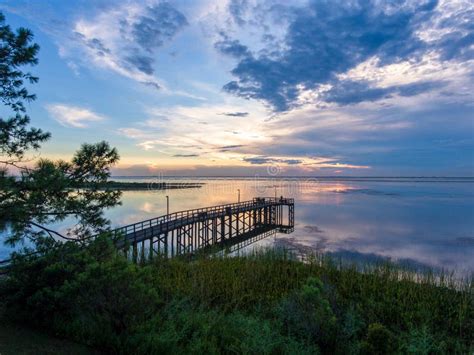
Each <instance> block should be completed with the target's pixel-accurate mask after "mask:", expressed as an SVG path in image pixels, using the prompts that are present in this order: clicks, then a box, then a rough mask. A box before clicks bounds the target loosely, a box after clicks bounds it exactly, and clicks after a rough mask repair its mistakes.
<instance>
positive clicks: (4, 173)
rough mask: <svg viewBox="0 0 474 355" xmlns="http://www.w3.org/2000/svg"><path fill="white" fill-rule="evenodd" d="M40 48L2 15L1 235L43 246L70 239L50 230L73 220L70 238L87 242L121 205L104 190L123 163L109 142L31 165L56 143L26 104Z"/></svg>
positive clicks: (117, 195)
mask: <svg viewBox="0 0 474 355" xmlns="http://www.w3.org/2000/svg"><path fill="white" fill-rule="evenodd" d="M38 51H39V46H38V44H36V43H33V34H32V32H31V31H30V30H28V29H25V28H19V29H18V30H16V31H13V30H12V29H11V28H10V26H8V25H6V24H5V18H4V16H3V14H2V13H0V83H1V88H0V101H1V103H2V104H3V106H4V108H5V109H6V111H8V110H10V111H11V113H12V116H11V117H8V118H3V117H0V230H5V229H6V228H9V229H10V230H11V232H12V233H11V236H10V237H9V238H8V239H7V241H8V242H9V243H11V244H15V243H16V242H18V241H21V240H23V239H24V238H30V239H33V240H37V239H38V238H40V237H41V236H44V235H49V236H50V237H53V238H56V237H58V236H60V237H64V238H68V237H66V236H65V235H63V234H60V233H58V232H56V231H54V230H51V229H49V228H47V227H45V226H46V225H49V224H51V223H54V222H58V221H61V220H64V219H65V218H68V217H71V219H72V220H73V222H72V223H73V227H71V228H70V229H69V230H68V232H67V234H68V235H69V237H74V238H84V237H87V236H90V235H91V234H93V233H97V232H101V231H103V230H105V229H107V227H108V225H109V222H108V220H107V219H106V218H104V216H103V210H104V208H108V207H112V206H114V205H117V204H118V203H119V198H120V193H119V192H118V191H111V190H107V191H105V190H102V189H101V185H103V184H105V183H106V182H107V180H108V178H109V177H110V167H111V166H112V165H114V164H115V163H116V162H117V161H118V160H119V155H118V153H117V150H116V149H115V148H111V147H110V146H109V144H108V143H107V142H100V143H96V144H83V145H82V147H81V148H80V149H79V150H78V151H77V152H76V153H75V154H74V156H73V158H72V160H71V161H70V162H67V161H64V160H59V161H52V160H50V159H44V158H41V159H35V160H33V159H29V160H28V159H26V155H27V154H28V153H29V152H31V151H37V150H39V149H40V147H41V144H42V143H43V142H45V141H46V140H48V139H49V138H50V134H49V133H48V132H43V131H42V130H41V129H37V128H31V127H29V124H30V118H29V116H28V115H26V106H25V105H26V103H28V102H31V101H33V100H35V99H36V96H35V95H34V94H31V93H30V92H29V91H28V89H27V87H26V85H27V84H29V85H31V84H35V83H36V82H37V81H38V78H37V77H35V76H34V75H32V74H31V73H30V72H28V71H25V67H26V66H34V65H36V64H37V63H38V58H37V54H38Z"/></svg>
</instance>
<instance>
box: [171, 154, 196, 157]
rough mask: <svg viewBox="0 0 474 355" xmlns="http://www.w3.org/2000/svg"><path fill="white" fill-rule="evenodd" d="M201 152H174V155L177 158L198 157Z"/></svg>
mask: <svg viewBox="0 0 474 355" xmlns="http://www.w3.org/2000/svg"><path fill="white" fill-rule="evenodd" d="M198 156H199V154H174V155H173V157H175V158H191V157H198Z"/></svg>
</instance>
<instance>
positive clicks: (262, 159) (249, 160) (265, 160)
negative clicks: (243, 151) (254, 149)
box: [243, 156, 303, 165]
mask: <svg viewBox="0 0 474 355" xmlns="http://www.w3.org/2000/svg"><path fill="white" fill-rule="evenodd" d="M243 161H245V162H246V163H250V164H256V165H262V164H272V163H282V164H288V165H297V164H301V163H303V161H302V160H299V159H278V158H271V157H264V156H259V157H250V158H244V159H243Z"/></svg>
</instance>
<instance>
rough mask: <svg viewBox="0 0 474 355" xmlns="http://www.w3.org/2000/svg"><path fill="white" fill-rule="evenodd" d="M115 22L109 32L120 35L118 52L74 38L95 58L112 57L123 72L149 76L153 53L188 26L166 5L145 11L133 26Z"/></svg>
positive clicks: (154, 85)
mask: <svg viewBox="0 0 474 355" xmlns="http://www.w3.org/2000/svg"><path fill="white" fill-rule="evenodd" d="M118 22H119V25H118V28H115V29H111V30H116V31H119V32H120V34H121V38H120V39H121V43H119V49H118V50H117V51H114V52H112V50H111V49H110V48H107V46H106V45H105V44H104V42H103V41H101V40H100V39H98V38H92V39H87V38H86V37H85V36H84V35H83V34H81V33H77V32H76V33H75V34H74V35H75V37H76V38H77V39H78V40H80V41H81V42H83V43H84V44H85V45H86V46H87V47H88V48H90V49H92V50H94V52H95V54H97V55H99V56H105V55H111V56H113V57H115V58H114V59H115V62H116V63H117V64H118V65H120V66H121V67H123V68H125V69H126V70H138V71H140V72H142V73H144V74H146V75H150V76H151V75H153V73H154V62H155V58H154V54H155V52H156V50H157V49H158V48H160V47H161V46H163V44H164V43H165V41H168V40H171V39H172V38H173V37H174V36H175V35H176V34H177V33H178V32H179V30H181V29H182V28H183V27H184V26H186V25H187V24H188V22H187V20H186V17H185V16H184V15H183V14H182V13H181V12H179V11H178V10H176V9H175V8H173V7H172V6H171V5H170V4H168V3H160V4H157V5H154V6H149V7H147V8H146V9H145V11H144V14H143V15H142V16H140V17H138V19H137V21H136V22H133V23H129V22H128V21H127V20H125V19H122V20H119V21H118ZM143 84H145V85H149V86H153V87H155V88H156V89H159V84H158V83H156V82H151V81H147V82H143Z"/></svg>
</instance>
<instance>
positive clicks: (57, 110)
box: [46, 104, 105, 128]
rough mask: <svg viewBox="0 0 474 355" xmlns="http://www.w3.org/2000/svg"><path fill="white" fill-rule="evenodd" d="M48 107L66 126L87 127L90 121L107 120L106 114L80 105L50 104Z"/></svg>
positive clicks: (54, 116)
mask: <svg viewBox="0 0 474 355" xmlns="http://www.w3.org/2000/svg"><path fill="white" fill-rule="evenodd" d="M46 109H47V110H48V112H49V113H50V115H51V116H53V118H54V119H55V120H56V121H58V122H59V123H60V124H61V125H63V126H66V127H67V126H69V127H76V128H85V127H87V126H88V125H87V123H88V122H97V121H103V120H105V117H104V116H101V115H99V114H97V113H95V112H93V111H91V110H89V109H87V108H83V107H78V106H71V105H65V104H50V105H47V106H46Z"/></svg>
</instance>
